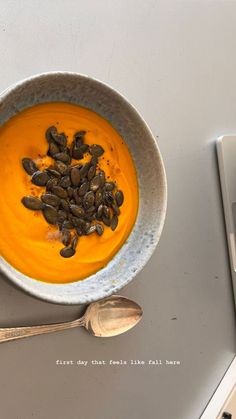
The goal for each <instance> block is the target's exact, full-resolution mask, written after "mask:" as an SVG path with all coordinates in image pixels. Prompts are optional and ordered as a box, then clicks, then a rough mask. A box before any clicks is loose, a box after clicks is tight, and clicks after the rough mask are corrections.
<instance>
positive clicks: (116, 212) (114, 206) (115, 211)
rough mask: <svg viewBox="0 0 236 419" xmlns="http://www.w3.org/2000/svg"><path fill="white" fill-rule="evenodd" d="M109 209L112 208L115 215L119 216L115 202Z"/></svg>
mask: <svg viewBox="0 0 236 419" xmlns="http://www.w3.org/2000/svg"><path fill="white" fill-rule="evenodd" d="M111 207H112V209H113V211H114V214H115V215H120V209H119V208H118V206H117V205H116V203H115V202H114V204H112V206H111Z"/></svg>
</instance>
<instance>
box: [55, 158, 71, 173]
mask: <svg viewBox="0 0 236 419" xmlns="http://www.w3.org/2000/svg"><path fill="white" fill-rule="evenodd" d="M55 169H56V171H57V172H59V173H61V175H66V174H67V171H68V166H67V165H66V164H65V163H63V162H62V161H60V160H56V162H55Z"/></svg>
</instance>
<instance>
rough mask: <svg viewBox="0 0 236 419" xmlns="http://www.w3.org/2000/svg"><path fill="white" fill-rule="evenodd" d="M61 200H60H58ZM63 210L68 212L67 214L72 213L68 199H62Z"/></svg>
mask: <svg viewBox="0 0 236 419" xmlns="http://www.w3.org/2000/svg"><path fill="white" fill-rule="evenodd" d="M58 199H59V200H60V198H58ZM60 204H61V208H62V209H63V210H64V211H66V212H70V206H69V204H68V202H67V201H66V199H61V202H60Z"/></svg>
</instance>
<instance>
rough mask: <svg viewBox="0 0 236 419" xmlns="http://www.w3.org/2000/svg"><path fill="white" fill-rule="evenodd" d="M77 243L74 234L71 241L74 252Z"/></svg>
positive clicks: (76, 237)
mask: <svg viewBox="0 0 236 419" xmlns="http://www.w3.org/2000/svg"><path fill="white" fill-rule="evenodd" d="M78 241H79V237H78V236H77V234H75V235H74V237H73V239H72V240H71V247H72V249H74V250H75V249H76V247H77V244H78Z"/></svg>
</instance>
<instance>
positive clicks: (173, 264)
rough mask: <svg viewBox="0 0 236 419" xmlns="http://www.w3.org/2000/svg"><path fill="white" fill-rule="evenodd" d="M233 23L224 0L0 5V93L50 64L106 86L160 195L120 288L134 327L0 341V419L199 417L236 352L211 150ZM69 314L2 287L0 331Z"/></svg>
mask: <svg viewBox="0 0 236 419" xmlns="http://www.w3.org/2000/svg"><path fill="white" fill-rule="evenodd" d="M235 18H236V2H235V1H206V0H205V1H201V0H198V1H155V0H146V1H141V0H113V1H112V0H99V1H96V0H86V1H85V0H84V1H81V0H67V1H64V0H0V53H1V77H0V90H4V89H5V88H7V87H8V86H9V85H10V84H12V83H14V82H16V81H18V80H20V79H22V78H25V77H27V76H29V75H32V74H36V73H39V72H44V71H50V70H71V71H77V72H81V73H84V74H89V75H91V76H93V77H96V78H98V79H100V80H102V81H105V82H107V83H109V84H111V85H112V86H113V87H114V88H116V89H117V90H119V91H120V92H121V93H122V94H124V95H125V96H126V97H127V98H128V100H130V102H131V103H133V105H135V106H136V107H137V109H138V110H139V111H140V112H141V114H142V115H143V117H144V118H145V119H146V121H147V123H148V124H149V125H150V127H151V129H152V131H153V133H154V134H155V136H158V144H159V146H160V149H161V152H162V154H163V158H164V161H165V166H166V171H167V178H168V188H169V190H168V193H169V198H168V214H167V219H166V224H165V228H164V232H163V235H162V238H161V241H160V244H159V246H158V248H157V250H156V252H155V254H154V256H153V257H152V259H151V261H150V262H149V263H148V264H147V266H146V267H145V269H144V270H143V271H142V273H140V274H139V275H138V276H137V279H136V280H135V281H134V282H133V283H132V284H130V285H129V286H127V287H126V288H125V289H124V291H123V293H124V295H127V296H129V297H130V298H133V299H135V300H136V301H137V302H139V303H140V304H141V305H142V307H143V309H144V318H143V321H142V322H141V323H140V324H139V325H138V326H137V327H136V328H135V329H134V330H132V331H131V332H130V333H129V334H126V335H123V336H120V337H116V338H113V339H109V340H102V339H95V338H92V337H90V336H89V335H88V334H86V332H83V331H82V330H71V331H67V332H63V333H58V334H55V335H54V336H52V335H45V336H39V337H35V338H32V339H28V340H27V339H26V340H22V341H18V342H12V343H9V344H5V345H1V347H0V371H1V377H0V394H1V397H0V399H1V405H0V416H1V418H3V419H30V418H34V419H54V418H55V419H64V418H68V419H78V418H80V419H143V418H147V419H162V418H163V419H164V418H165V419H197V418H198V417H199V416H200V414H201V412H202V411H203V410H204V408H205V406H206V404H207V403H208V400H209V398H210V397H211V395H212V393H213V392H214V390H215V388H216V386H217V385H218V383H219V381H220V380H221V378H222V376H223V374H224V373H225V371H226V369H227V367H228V366H229V364H230V362H231V361H232V359H233V357H234V356H235V349H236V348H235V323H234V306H233V296H232V288H231V279H230V272H229V266H228V254H227V248H226V239H225V230H224V221H223V212H222V203H221V195H220V187H219V179H218V172H217V164H216V155H215V139H216V137H218V136H219V135H223V134H227V133H235V132H236V53H235V51H236V48H235V42H236V41H235V40H236V24H235V21H236V20H235ZM80 311H81V310H80V309H78V308H77V307H65V306H56V305H51V304H47V303H44V302H41V301H38V300H35V299H33V298H31V297H29V296H27V295H25V294H23V293H22V292H20V291H19V290H16V289H14V288H13V287H12V286H11V285H10V284H9V283H7V282H6V281H4V280H1V282H0V325H2V326H12V325H21V324H35V323H43V322H55V321H63V320H68V319H72V318H74V317H76V316H77V315H78V314H79V312H80ZM174 317H176V320H171V319H172V318H174ZM57 359H61V360H79V359H80V360H88V361H91V360H92V359H96V360H106V361H107V362H109V360H110V359H112V360H127V361H130V360H131V359H133V360H145V361H147V362H148V360H149V359H151V360H156V359H157V360H160V359H161V360H162V361H163V364H164V363H165V360H166V359H167V360H179V361H180V363H181V364H180V365H179V366H166V365H162V366H149V365H147V364H146V365H144V366H137V365H136V366H131V365H128V366H113V367H112V366H109V365H107V366H87V367H76V366H57V365H56V360H57Z"/></svg>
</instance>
